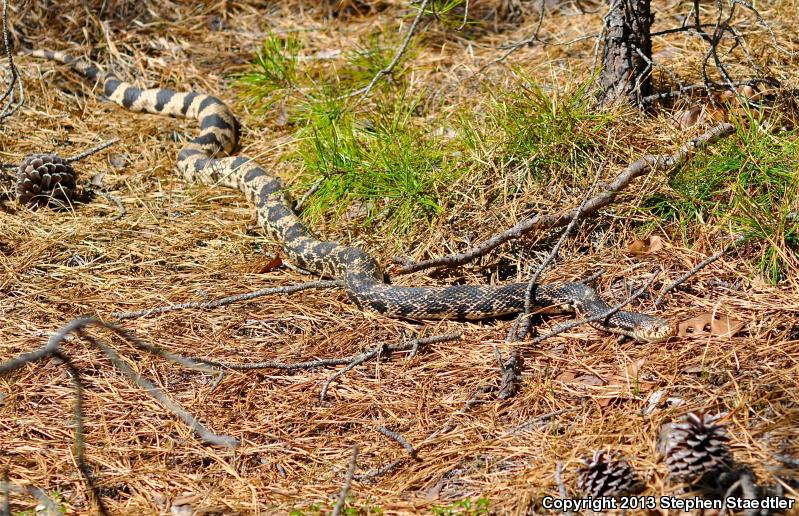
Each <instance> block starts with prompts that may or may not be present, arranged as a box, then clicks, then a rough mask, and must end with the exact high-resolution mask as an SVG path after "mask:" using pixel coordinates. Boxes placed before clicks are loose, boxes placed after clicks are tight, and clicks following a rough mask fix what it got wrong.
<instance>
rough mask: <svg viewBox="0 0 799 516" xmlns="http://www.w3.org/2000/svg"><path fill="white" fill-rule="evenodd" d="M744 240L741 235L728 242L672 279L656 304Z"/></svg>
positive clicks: (656, 300)
mask: <svg viewBox="0 0 799 516" xmlns="http://www.w3.org/2000/svg"><path fill="white" fill-rule="evenodd" d="M744 240H745V237H743V236H740V237H738V238H736V239H735V241H734V242H731V243H729V244H727V245H726V246H725V247H724V249H722V250H721V251H719V252H718V253H716V254H714V255H713V256H710V257H708V258H705V259H704V260H702V261H701V262H699V263H697V264H696V265H695V266H694V267H693V268H692V269H691V270H689V271H688V272H686V273H685V274H683V275H682V276H680V277H679V278H677V279H676V280H674V281H672V282H671V284H670V285H669V286H668V287H666V288H664V289H663V291H662V292H661V293H660V295H659V296H658V297H657V299H655V303H654V305H655V306H658V305H659V304H660V303H661V302H662V301H663V298H664V297H665V296H666V294H668V293H669V292H671V291H672V290H674V289H675V288H677V287H679V286H680V285H682V284H683V283H685V281H686V280H687V279H688V278H690V277H691V276H693V275H694V274H696V273H697V272H699V271H701V270H702V269H704V268H705V267H707V266H708V265H710V264H711V263H713V262H715V261H716V260H718V259H719V258H721V257H722V256H724V254H725V253H727V252H728V251H729V250H730V249H732V248H733V247H735V246H736V245H738V244H740V243H741V242H743V241H744Z"/></svg>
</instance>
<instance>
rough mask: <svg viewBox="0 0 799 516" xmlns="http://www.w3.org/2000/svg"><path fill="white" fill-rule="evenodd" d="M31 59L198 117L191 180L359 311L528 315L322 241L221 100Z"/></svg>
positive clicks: (636, 327)
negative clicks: (235, 208) (215, 190)
mask: <svg viewBox="0 0 799 516" xmlns="http://www.w3.org/2000/svg"><path fill="white" fill-rule="evenodd" d="M31 53H32V55H34V56H37V57H43V58H47V59H52V60H55V61H59V62H61V63H64V64H67V65H69V66H70V67H71V68H72V69H73V70H74V71H75V72H77V73H79V74H81V75H83V76H84V77H86V78H87V79H89V80H91V81H96V82H97V83H98V84H99V85H100V86H101V88H102V92H103V94H104V95H105V97H106V98H107V99H108V100H110V101H112V102H115V103H117V104H119V105H121V106H123V107H125V108H127V109H129V110H132V111H145V112H148V113H155V114H161V115H172V116H181V117H187V118H194V119H196V120H197V121H198V122H199V125H200V132H199V134H198V135H197V136H196V137H195V138H194V139H192V140H191V141H189V142H188V143H187V144H185V145H184V146H183V148H182V149H181V150H180V151H179V154H178V158H177V165H176V167H177V170H178V172H179V173H180V175H181V176H182V177H183V178H184V179H185V180H187V181H190V182H198V183H204V184H208V185H222V186H226V187H230V188H235V189H238V190H240V191H241V192H242V193H243V194H244V195H245V196H246V197H247V199H248V200H249V201H250V202H252V203H253V204H254V205H255V209H256V212H257V217H258V222H259V224H260V225H261V226H262V227H263V228H264V229H265V230H266V232H267V233H268V234H269V235H271V236H272V237H273V238H275V239H276V240H278V241H279V242H281V244H282V246H283V249H284V251H285V253H286V255H287V256H288V257H289V258H290V259H291V260H292V261H294V262H295V263H296V264H298V265H300V266H301V267H303V268H305V269H307V270H309V271H312V272H315V273H318V274H321V275H325V276H332V277H336V278H340V279H342V280H343V284H344V287H345V289H346V291H347V294H348V296H349V297H350V299H352V300H353V301H354V302H355V303H356V304H357V305H358V306H359V307H361V308H363V309H366V310H373V311H376V312H380V313H383V314H385V315H388V316H391V317H400V318H408V319H446V318H455V319H483V318H488V317H495V316H500V315H504V314H510V313H516V312H520V311H522V310H523V309H524V299H525V292H526V288H527V284H526V283H512V284H507V285H500V286H481V285H456V286H445V287H427V286H425V287H405V286H397V285H391V284H388V283H386V282H385V280H384V275H383V271H382V269H381V267H380V264H379V263H378V262H377V260H375V259H374V258H373V257H372V256H370V255H369V254H367V253H366V252H364V251H363V250H361V249H359V248H356V247H351V246H345V245H341V244H339V243H337V242H328V241H323V240H320V239H318V238H317V237H316V236H314V234H313V233H312V232H311V231H310V230H309V229H308V228H307V227H306V226H305V225H304V224H303V223H302V221H301V220H300V219H299V218H298V217H297V216H296V214H295V213H294V212H293V210H292V209H291V208H290V204H289V202H288V200H287V199H286V197H285V195H284V193H283V189H282V186H281V183H280V181H279V180H278V178H277V177H275V176H274V175H271V174H269V173H268V172H267V171H266V170H264V169H263V168H262V167H260V166H259V165H258V164H257V163H256V162H255V161H254V160H252V159H251V158H248V157H246V156H231V155H230V154H232V153H233V151H234V150H235V148H236V146H237V144H238V139H239V123H238V121H237V120H236V117H235V116H234V115H233V113H232V112H231V110H230V109H229V108H228V107H227V105H225V103H224V102H222V101H221V100H220V99H218V98H216V97H214V96H211V95H206V94H203V93H197V92H178V91H175V90H172V89H167V88H153V89H140V88H138V87H136V86H134V85H132V84H129V83H127V82H124V81H122V80H120V79H119V78H118V77H116V76H115V75H114V74H112V73H108V72H103V71H102V70H100V69H99V68H97V67H96V66H94V65H93V64H92V63H90V62H87V61H84V60H81V59H75V58H73V57H71V56H69V55H68V54H65V53H63V52H54V51H46V50H36V51H33V52H31ZM535 304H536V305H538V306H543V307H547V306H553V307H561V306H564V305H568V306H569V307H571V308H572V309H574V310H575V311H577V312H579V313H581V314H584V315H589V316H593V315H599V314H603V313H606V312H607V311H609V310H610V307H609V306H608V305H607V304H606V303H605V302H604V301H602V300H601V299H600V298H599V296H598V295H597V294H596V292H595V291H594V289H592V288H591V287H588V286H586V285H584V284H581V283H547V284H542V285H540V286H538V287H537V289H536V295H535ZM600 327H601V328H602V329H604V330H606V331H610V332H614V333H620V334H624V335H628V336H630V337H633V338H635V339H636V340H638V341H650V342H653V341H659V340H663V339H664V338H667V337H669V336H670V335H671V334H672V331H673V330H672V326H671V325H670V324H669V323H668V322H667V321H665V320H663V319H659V318H655V317H651V316H648V315H644V314H640V313H636V312H627V311H619V312H616V313H615V314H613V315H612V316H611V317H610V318H609V319H607V320H604V321H603V323H602V324H601V326H600Z"/></svg>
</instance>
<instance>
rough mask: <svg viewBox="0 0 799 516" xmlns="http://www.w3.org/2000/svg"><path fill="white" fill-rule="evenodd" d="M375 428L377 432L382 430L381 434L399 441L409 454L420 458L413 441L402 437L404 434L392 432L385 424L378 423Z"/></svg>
mask: <svg viewBox="0 0 799 516" xmlns="http://www.w3.org/2000/svg"><path fill="white" fill-rule="evenodd" d="M375 430H376V431H377V432H380V433H381V434H383V435H385V436H386V437H388V438H389V439H394V440H395V441H397V442H398V443H399V445H400V446H402V447H403V448H405V451H407V452H408V455H410V456H411V457H413V458H414V459H418V458H419V457H418V456H417V455H416V449H415V448H414V447H413V445H412V444H411V443H409V442H408V441H407V440H405V438H404V437H402V435H400V434H399V433H397V432H392V431H391V430H389V429H388V428H386V427H384V426H383V425H377V426H376V427H375Z"/></svg>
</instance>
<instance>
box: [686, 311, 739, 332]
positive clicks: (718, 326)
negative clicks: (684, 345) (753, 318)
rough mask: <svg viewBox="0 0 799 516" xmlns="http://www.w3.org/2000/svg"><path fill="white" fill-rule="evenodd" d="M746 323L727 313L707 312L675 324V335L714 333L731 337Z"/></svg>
mask: <svg viewBox="0 0 799 516" xmlns="http://www.w3.org/2000/svg"><path fill="white" fill-rule="evenodd" d="M745 324H746V322H745V321H739V320H738V319H733V318H732V317H730V316H728V315H721V314H718V313H717V314H715V316H714V314H713V313H712V312H707V313H704V314H701V315H698V316H696V317H694V318H693V319H688V320H687V321H683V322H681V323H680V324H679V325H678V326H677V335H678V336H680V337H685V336H686V335H688V334H692V335H703V334H704V335H715V336H716V337H732V336H733V335H735V334H736V333H738V331H740V329H741V328H743V327H744V325H745Z"/></svg>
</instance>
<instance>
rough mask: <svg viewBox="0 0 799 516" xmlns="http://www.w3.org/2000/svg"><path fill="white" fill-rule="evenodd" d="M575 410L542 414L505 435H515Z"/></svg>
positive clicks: (569, 409)
mask: <svg viewBox="0 0 799 516" xmlns="http://www.w3.org/2000/svg"><path fill="white" fill-rule="evenodd" d="M577 410H579V409H577V408H568V409H560V410H555V411H552V412H548V413H546V414H542V415H540V416H536V417H534V418H533V419H531V420H529V421H525V422H524V423H522V424H521V425H518V426H515V427H513V428H511V429H510V430H508V431H507V432H505V435H513V434H516V433H518V432H521V431H522V430H527V429H528V428H530V427H531V426H533V425H535V424H536V423H541V422H542V421H546V420H548V419H552V418H553V417H555V416H559V415H561V414H565V413H567V412H575V411H577Z"/></svg>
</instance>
